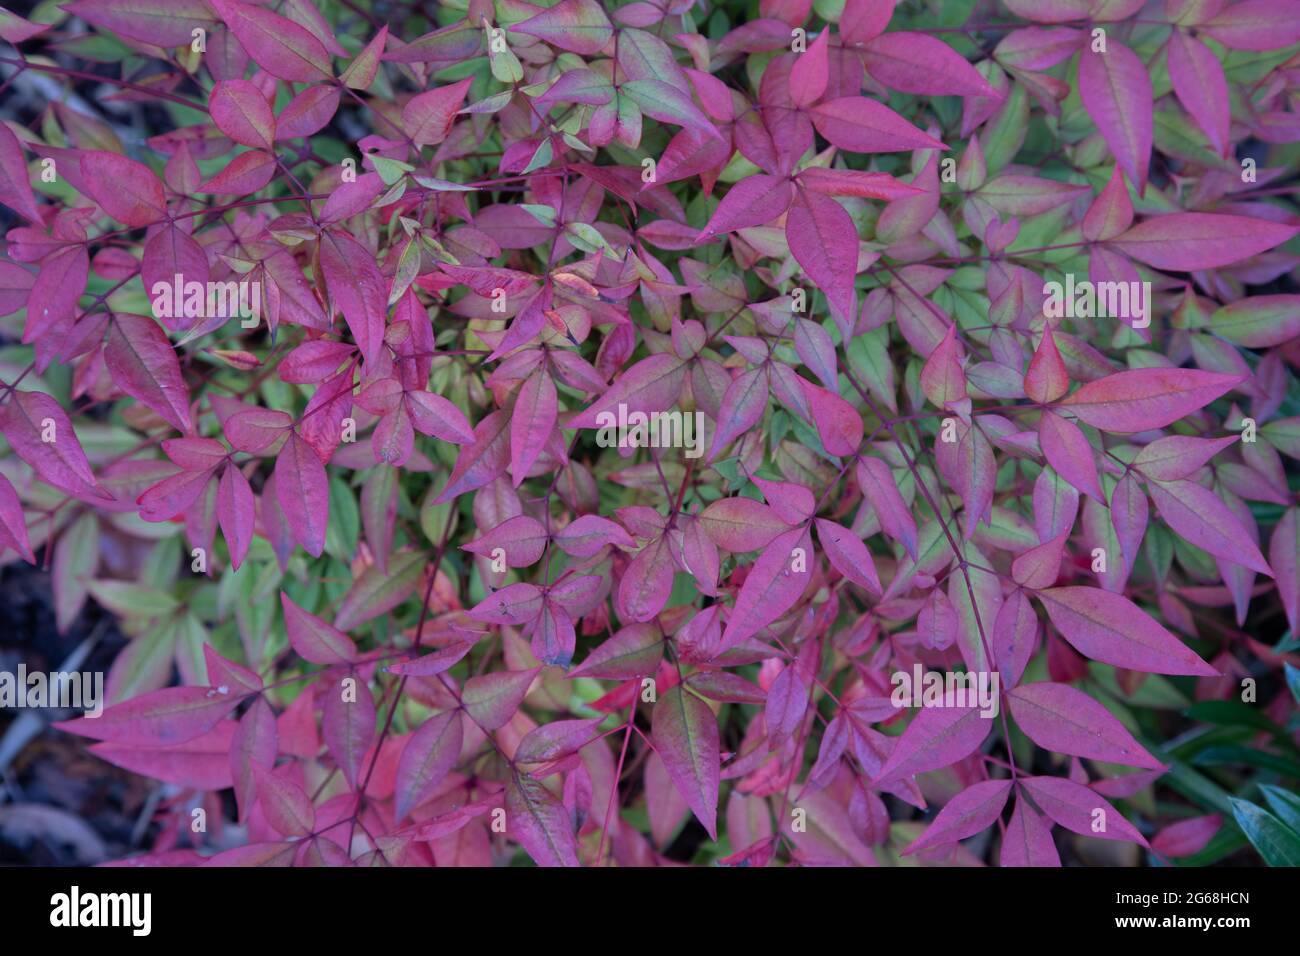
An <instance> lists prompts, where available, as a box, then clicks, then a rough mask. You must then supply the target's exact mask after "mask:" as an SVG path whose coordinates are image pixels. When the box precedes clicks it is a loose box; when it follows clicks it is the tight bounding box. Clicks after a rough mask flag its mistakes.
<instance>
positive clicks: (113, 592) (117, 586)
mask: <svg viewBox="0 0 1300 956" xmlns="http://www.w3.org/2000/svg"><path fill="white" fill-rule="evenodd" d="M87 587H88V588H89V589H90V593H91V595H93V596H94V598H95V600H96V601H98V602H99V603H100V604H102V605H104V607H106V608H108V609H109V610H110V611H112V612H113V613H114V614H118V615H121V616H122V617H134V618H143V619H145V620H148V619H150V618H155V617H162V616H163V615H164V614H170V613H171V612H172V611H174V610H176V608H177V606H178V605H177V603H176V599H175V598H174V597H172V596H171V595H170V594H165V593H163V592H162V591H155V590H154V589H153V588H147V587H145V586H144V585H141V584H136V583H134V582H132V581H91V582H90V583H89V584H88V585H87Z"/></svg>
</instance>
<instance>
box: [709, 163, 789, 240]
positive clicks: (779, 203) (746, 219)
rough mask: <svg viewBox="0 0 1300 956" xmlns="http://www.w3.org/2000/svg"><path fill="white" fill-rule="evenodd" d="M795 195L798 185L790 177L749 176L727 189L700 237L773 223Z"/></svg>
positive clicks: (787, 207)
mask: <svg viewBox="0 0 1300 956" xmlns="http://www.w3.org/2000/svg"><path fill="white" fill-rule="evenodd" d="M793 197H794V186H793V185H792V184H791V182H790V180H789V179H786V178H782V177H778V176H766V175H762V174H756V175H753V176H746V177H745V178H744V179H742V180H740V182H738V183H736V184H735V185H734V186H732V187H731V189H729V190H728V191H727V195H726V196H724V197H723V198H722V202H720V203H719V204H718V208H717V209H715V210H714V211H713V215H712V217H710V219H709V223H708V225H706V226H705V227H704V229H703V230H702V231H701V232H700V235H699V239H700V240H701V241H703V240H704V239H708V238H711V237H713V236H717V235H722V234H724V233H728V232H735V231H736V230H737V229H746V228H749V227H750V226H762V225H764V224H766V223H769V222H771V221H772V220H773V219H775V218H776V217H777V216H779V215H781V214H782V213H784V212H785V211H786V210H787V209H789V208H790V201H791V199H792V198H793Z"/></svg>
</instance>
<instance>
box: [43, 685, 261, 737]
mask: <svg viewBox="0 0 1300 956" xmlns="http://www.w3.org/2000/svg"><path fill="white" fill-rule="evenodd" d="M240 699H241V697H240V695H238V694H233V693H224V694H223V693H221V692H220V691H218V690H216V689H214V688H211V687H167V688H164V689H163V690H155V691H150V692H149V693H147V694H141V695H140V696H139V697H133V698H132V699H131V700H128V701H124V702H123V703H120V704H114V705H113V706H112V707H108V708H106V709H105V710H104V712H103V713H102V714H100V715H99V716H98V717H79V718H77V719H75V720H65V721H62V722H60V723H57V724H55V725H54V726H56V727H58V728H59V729H60V730H66V731H68V732H69V733H73V734H80V735H81V736H83V737H91V738H93V739H95V740H106V741H111V742H112V743H115V744H123V745H128V746H141V745H143V746H151V747H160V746H163V745H171V744H181V743H185V742H186V741H187V740H193V739H194V738H195V737H200V736H202V735H203V734H206V733H207V732H208V731H210V730H211V729H212V728H213V727H215V726H216V725H217V724H218V723H219V722H220V721H221V720H222V719H224V718H225V717H226V715H227V714H229V713H230V712H231V711H232V710H234V709H235V707H236V706H237V705H238V704H239V701H240ZM231 729H232V730H233V729H234V728H233V726H232V728H231Z"/></svg>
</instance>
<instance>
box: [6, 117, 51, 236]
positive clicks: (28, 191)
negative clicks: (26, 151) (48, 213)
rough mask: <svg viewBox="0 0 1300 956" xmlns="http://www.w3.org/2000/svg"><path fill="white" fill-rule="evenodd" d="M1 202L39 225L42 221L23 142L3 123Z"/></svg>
mask: <svg viewBox="0 0 1300 956" xmlns="http://www.w3.org/2000/svg"><path fill="white" fill-rule="evenodd" d="M0 204H3V205H6V206H8V207H9V208H10V209H12V210H13V211H14V212H16V213H18V214H19V215H21V216H23V217H24V218H26V219H29V220H31V221H32V222H34V223H36V224H38V225H39V224H40V222H41V211H40V206H39V205H38V204H37V202H36V195H35V194H34V193H33V192H32V184H31V181H30V180H29V179H28V176H27V162H26V160H25V159H24V157H23V148H22V144H21V143H19V142H18V137H17V136H15V135H14V132H13V130H11V129H10V128H9V127H8V126H6V125H4V124H3V123H0Z"/></svg>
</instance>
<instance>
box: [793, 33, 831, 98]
mask: <svg viewBox="0 0 1300 956" xmlns="http://www.w3.org/2000/svg"><path fill="white" fill-rule="evenodd" d="M830 35H831V31H830V29H829V28H826V29H823V30H822V31H821V32H820V33H818V34H817V39H816V40H813V42H812V46H810V47H808V49H807V50H805V51H804V52H803V53H800V54H798V55H797V56H796V57H795V61H794V65H793V66H791V67H790V98H791V99H792V100H793V101H794V105H795V106H811V105H812V104H813V103H816V102H817V101H818V100H819V99H821V98H822V94H823V93H825V92H826V80H827V78H828V77H829V68H828V62H827V56H826V49H827V45H828V43H829V41H830Z"/></svg>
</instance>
